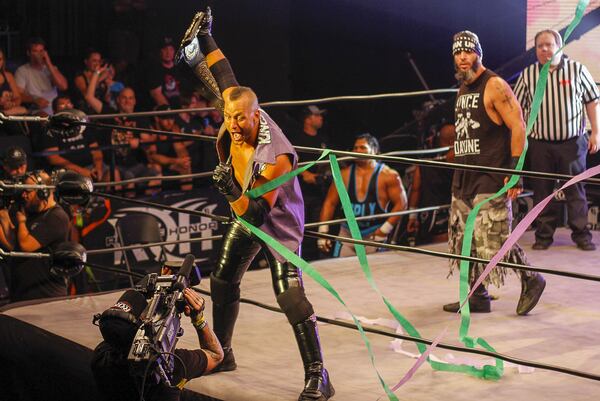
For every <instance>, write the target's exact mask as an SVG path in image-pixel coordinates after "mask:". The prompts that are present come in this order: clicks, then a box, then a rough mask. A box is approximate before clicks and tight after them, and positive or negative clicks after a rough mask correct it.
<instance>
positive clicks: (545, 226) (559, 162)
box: [527, 135, 592, 244]
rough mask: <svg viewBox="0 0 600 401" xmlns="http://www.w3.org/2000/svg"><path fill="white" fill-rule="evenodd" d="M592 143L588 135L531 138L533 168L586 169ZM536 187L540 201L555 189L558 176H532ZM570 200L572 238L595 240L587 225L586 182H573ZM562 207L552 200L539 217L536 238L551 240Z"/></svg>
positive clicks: (536, 199) (566, 171)
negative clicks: (554, 177) (553, 138)
mask: <svg viewBox="0 0 600 401" xmlns="http://www.w3.org/2000/svg"><path fill="white" fill-rule="evenodd" d="M587 147H588V138H587V135H581V136H578V137H576V138H572V139H569V140H566V141H560V142H551V141H543V140H537V139H529V150H528V152H527V155H528V157H529V163H530V166H531V169H532V170H533V171H544V172H550V173H562V174H570V175H577V174H580V173H582V172H583V171H585V169H586V155H587ZM531 187H532V189H533V191H534V194H533V202H534V204H538V203H539V202H540V201H541V200H543V199H544V198H546V197H547V196H548V195H550V194H551V193H552V192H553V190H554V180H547V179H535V178H534V179H531ZM564 194H565V197H566V200H567V215H568V219H567V222H568V224H569V227H570V228H571V230H572V231H573V232H572V233H571V239H572V240H573V241H574V242H575V243H581V242H582V241H586V240H591V239H592V234H591V233H590V231H589V229H588V228H587V215H588V206H587V199H586V197H585V188H584V184H582V183H578V184H575V185H571V186H570V187H569V188H567V189H565V190H564ZM558 218H559V209H558V208H557V207H556V205H552V203H550V204H549V205H548V206H547V207H546V208H545V209H544V210H543V211H542V213H540V215H539V216H538V218H537V219H536V230H535V239H536V242H540V243H542V244H550V243H551V242H552V237H553V235H554V231H555V230H556V226H557V224H558Z"/></svg>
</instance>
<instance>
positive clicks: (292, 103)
mask: <svg viewBox="0 0 600 401" xmlns="http://www.w3.org/2000/svg"><path fill="white" fill-rule="evenodd" d="M456 92H458V89H452V88H450V89H432V90H425V91H414V92H396V93H380V94H376V95H350V96H334V97H325V98H318V99H306V100H277V101H272V102H263V103H260V106H261V107H278V106H303V105H307V104H322V103H328V102H335V101H356V100H378V99H394V98H400V97H410V96H423V95H430V94H431V95H435V94H441V93H456ZM213 110H216V109H215V108H214V107H202V108H190V109H176V110H160V111H158V110H155V111H138V112H133V113H118V114H114V113H113V114H92V115H90V116H88V118H89V119H90V120H104V119H109V118H115V117H152V116H158V115H164V114H177V113H189V112H203V111H213ZM32 121H40V120H32ZM41 121H44V120H41Z"/></svg>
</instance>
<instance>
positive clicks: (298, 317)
mask: <svg viewBox="0 0 600 401" xmlns="http://www.w3.org/2000/svg"><path fill="white" fill-rule="evenodd" d="M277 303H278V304H279V306H280V307H281V309H282V310H283V312H284V313H285V316H286V317H287V319H288V321H289V322H290V324H292V325H294V324H296V323H300V322H302V321H304V320H306V319H308V318H309V317H311V316H312V315H313V314H314V313H315V312H314V310H313V307H312V305H311V304H310V302H308V299H306V295H305V294H304V288H302V287H291V288H288V289H287V290H285V291H284V292H282V293H281V294H279V295H277Z"/></svg>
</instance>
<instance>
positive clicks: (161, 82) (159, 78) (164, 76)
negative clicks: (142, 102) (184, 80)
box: [148, 64, 181, 107]
mask: <svg viewBox="0 0 600 401" xmlns="http://www.w3.org/2000/svg"><path fill="white" fill-rule="evenodd" d="M159 86H160V87H161V90H162V94H163V95H164V96H165V97H166V98H167V100H168V101H169V104H171V106H174V107H179V104H180V103H179V96H180V86H181V77H180V74H179V71H178V70H177V67H172V68H165V67H164V66H163V65H162V64H158V65H155V66H154V67H153V68H151V69H150V70H149V72H148V90H152V89H155V88H157V87H159Z"/></svg>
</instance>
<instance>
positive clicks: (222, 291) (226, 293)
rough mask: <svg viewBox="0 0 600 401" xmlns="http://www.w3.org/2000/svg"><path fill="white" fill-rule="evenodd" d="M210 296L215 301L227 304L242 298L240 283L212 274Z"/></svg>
mask: <svg viewBox="0 0 600 401" xmlns="http://www.w3.org/2000/svg"><path fill="white" fill-rule="evenodd" d="M210 298H211V299H212V301H213V303H215V304H219V305H226V304H230V303H233V302H236V301H239V300H240V283H229V282H227V281H225V280H222V279H220V278H218V277H215V276H214V275H213V274H212V273H211V274H210Z"/></svg>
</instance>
